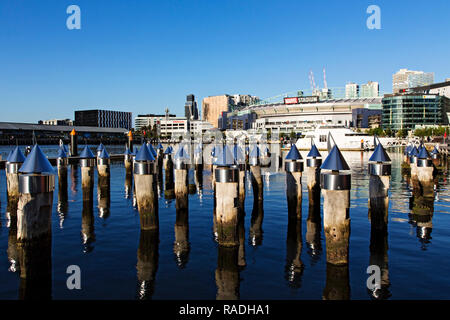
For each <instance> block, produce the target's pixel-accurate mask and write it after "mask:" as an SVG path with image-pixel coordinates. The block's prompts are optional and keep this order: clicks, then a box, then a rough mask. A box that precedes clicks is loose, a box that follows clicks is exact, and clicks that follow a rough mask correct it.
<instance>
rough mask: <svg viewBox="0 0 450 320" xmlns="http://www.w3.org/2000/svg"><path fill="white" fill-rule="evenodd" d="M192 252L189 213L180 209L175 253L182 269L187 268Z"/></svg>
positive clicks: (176, 222)
mask: <svg viewBox="0 0 450 320" xmlns="http://www.w3.org/2000/svg"><path fill="white" fill-rule="evenodd" d="M190 250H191V247H190V243H189V212H188V210H187V209H178V210H177V211H176V219H175V242H174V244H173V252H174V254H175V260H176V262H177V265H178V267H179V268H180V269H183V268H185V267H186V264H187V263H188V260H189V252H190Z"/></svg>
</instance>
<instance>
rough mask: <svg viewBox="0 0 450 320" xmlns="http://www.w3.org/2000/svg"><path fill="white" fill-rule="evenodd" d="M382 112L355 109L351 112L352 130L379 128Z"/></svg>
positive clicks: (380, 110) (379, 109) (379, 110)
mask: <svg viewBox="0 0 450 320" xmlns="http://www.w3.org/2000/svg"><path fill="white" fill-rule="evenodd" d="M382 113H383V110H382V109H381V108H378V109H368V108H357V109H353V110H352V126H353V127H354V128H359V129H363V128H372V129H373V128H380V127H381V115H382Z"/></svg>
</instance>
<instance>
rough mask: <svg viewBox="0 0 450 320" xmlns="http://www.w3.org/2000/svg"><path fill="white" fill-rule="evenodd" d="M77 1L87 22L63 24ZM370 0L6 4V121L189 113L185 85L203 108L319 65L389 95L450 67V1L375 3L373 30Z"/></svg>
mask: <svg viewBox="0 0 450 320" xmlns="http://www.w3.org/2000/svg"><path fill="white" fill-rule="evenodd" d="M70 4H76V5H78V6H79V7H80V8H81V21H82V24H81V30H68V29H67V27H66V19H67V17H68V16H69V15H68V14H67V13H66V9H67V7H68V6H69V5H70ZM370 4H371V3H370V2H366V1H348V2H346V3H333V2H331V3H320V4H319V3H316V4H311V3H298V2H294V1H292V2H284V3H283V4H278V3H272V2H268V1H265V2H261V1H258V2H256V1H247V2H245V3H242V2H238V1H227V2H226V3H225V2H223V3H219V2H218V3H209V2H206V1H199V2H195V3H194V2H177V3H158V4H155V3H140V2H138V1H131V2H127V3H116V2H115V3H108V6H105V5H104V4H103V3H100V2H92V1H90V2H88V1H76V3H69V2H61V3H59V2H58V3H54V2H53V3H52V2H46V3H39V4H38V3H27V4H25V3H18V2H16V1H3V2H2V3H1V4H0V39H2V40H3V41H2V42H3V44H4V48H5V49H4V50H2V51H1V52H0V58H1V59H2V60H3V61H4V62H5V64H4V66H3V70H2V77H0V87H1V88H2V91H1V92H2V94H1V95H0V104H1V106H2V110H3V117H2V121H14V122H37V121H38V120H45V119H55V118H56V119H59V118H61V119H65V118H72V117H73V113H74V111H75V110H85V109H108V110H117V111H129V112H132V113H133V118H134V117H135V116H136V115H138V114H146V113H160V112H162V111H163V110H164V109H165V108H166V107H168V108H169V109H170V110H171V113H175V114H177V115H179V116H182V115H183V114H184V107H185V99H186V95H187V94H190V93H193V94H195V96H196V100H197V103H198V107H199V109H200V110H201V108H202V106H201V103H200V101H201V100H202V99H203V98H204V97H207V96H213V95H220V94H251V95H255V96H258V97H260V98H262V99H264V98H267V97H271V96H275V95H278V94H281V93H284V92H289V91H294V90H302V89H303V90H306V89H309V88H310V84H309V79H308V73H309V71H310V70H313V72H314V74H315V76H316V84H317V85H318V86H320V87H323V80H322V69H323V68H324V67H325V68H326V71H327V81H328V87H344V86H345V84H346V83H347V82H350V81H351V82H355V83H367V81H369V80H372V81H376V82H378V83H379V84H380V92H392V75H393V74H394V73H395V72H397V71H398V70H399V69H402V68H407V69H411V70H423V71H426V72H434V74H435V82H442V81H444V79H445V78H448V77H449V76H450V70H449V69H450V67H449V66H448V65H445V64H444V62H445V61H446V60H445V59H446V52H448V49H450V48H449V47H450V45H449V44H448V43H446V42H445V41H444V40H442V37H440V34H439V33H438V32H436V30H445V29H448V27H449V26H450V22H448V20H447V19H445V13H446V10H445V9H446V6H445V5H446V2H445V1H434V2H433V5H432V6H430V5H427V4H423V3H421V2H419V1H407V2H406V1H398V2H395V3H391V2H387V1H378V2H377V3H376V4H377V5H378V6H379V7H380V9H381V29H380V30H369V29H368V28H367V27H366V19H367V18H368V16H369V14H367V13H366V9H367V7H368V6H369V5H370ZM405 6H408V10H404V8H405ZM439 8H441V9H439ZM123 12H126V14H124V13H123ZM274 12H279V13H280V14H274ZM281 13H282V14H281ZM414 21H425V22H426V23H420V24H418V23H416V22H414ZM268 22H270V23H268ZM330 24H332V25H330ZM324 26H325V28H324ZM324 39H326V42H324ZM425 40H426V41H425ZM424 42H425V43H429V44H430V45H432V46H433V50H427V48H426V47H424V46H423V43H424ZM430 51H431V52H430ZM18 110H20V111H18Z"/></svg>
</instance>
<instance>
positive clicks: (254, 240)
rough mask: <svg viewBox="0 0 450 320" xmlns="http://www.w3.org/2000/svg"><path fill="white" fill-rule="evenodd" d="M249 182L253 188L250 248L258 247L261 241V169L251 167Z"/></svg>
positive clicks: (262, 209) (262, 214)
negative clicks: (250, 181)
mask: <svg viewBox="0 0 450 320" xmlns="http://www.w3.org/2000/svg"><path fill="white" fill-rule="evenodd" d="M250 170H251V180H252V186H253V210H252V216H251V221H250V223H251V224H250V237H249V241H250V244H251V245H252V246H259V245H261V244H262V241H263V230H262V224H263V219H264V206H263V202H264V199H263V182H262V177H261V168H260V167H259V166H251V167H250Z"/></svg>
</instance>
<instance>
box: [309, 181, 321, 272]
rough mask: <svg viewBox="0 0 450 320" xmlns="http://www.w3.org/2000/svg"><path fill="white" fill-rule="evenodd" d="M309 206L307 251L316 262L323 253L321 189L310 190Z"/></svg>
mask: <svg viewBox="0 0 450 320" xmlns="http://www.w3.org/2000/svg"><path fill="white" fill-rule="evenodd" d="M308 195H309V206H308V219H307V220H306V244H307V248H308V250H307V252H308V254H309V255H310V256H311V263H312V264H315V263H316V262H317V261H318V260H319V259H320V256H321V254H322V241H321V234H320V232H321V230H322V225H321V224H322V219H321V217H320V189H319V188H318V187H317V188H312V189H309V190H308Z"/></svg>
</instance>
